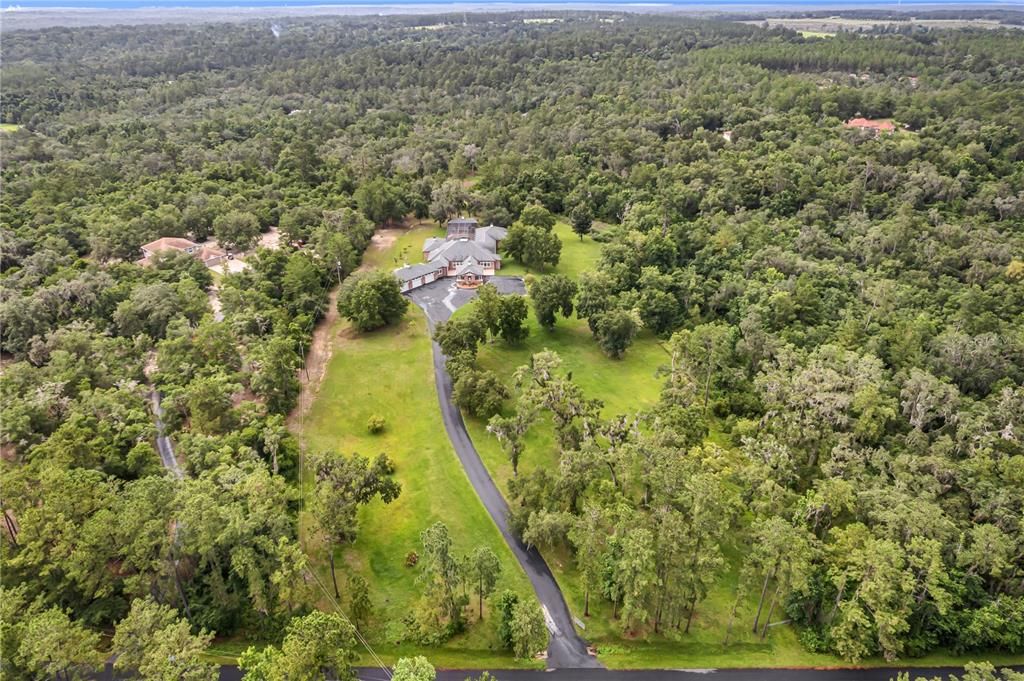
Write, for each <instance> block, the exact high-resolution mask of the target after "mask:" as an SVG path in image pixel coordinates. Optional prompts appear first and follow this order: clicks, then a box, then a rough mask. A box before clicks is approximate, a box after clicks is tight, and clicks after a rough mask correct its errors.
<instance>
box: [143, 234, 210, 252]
mask: <svg viewBox="0 0 1024 681" xmlns="http://www.w3.org/2000/svg"><path fill="white" fill-rule="evenodd" d="M198 245H199V244H197V243H196V242H194V241H189V240H188V239H183V238H181V237H177V236H164V237H160V238H159V239H157V240H156V241H150V242H149V243H148V244H145V245H144V246H143V247H142V250H144V251H147V252H149V253H159V252H160V251H169V250H174V251H187V250H188V249H190V248H195V247H196V246H198Z"/></svg>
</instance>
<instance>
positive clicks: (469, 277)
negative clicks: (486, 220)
mask: <svg viewBox="0 0 1024 681" xmlns="http://www.w3.org/2000/svg"><path fill="white" fill-rule="evenodd" d="M507 233H508V232H507V230H506V229H505V228H504V227H498V226H496V225H488V226H487V227H480V226H479V225H478V223H477V221H476V220H475V219H473V218H454V219H452V220H449V221H448V231H447V234H446V235H445V238H443V239H441V238H437V237H431V238H429V239H427V240H426V241H425V242H424V243H423V260H424V262H422V263H419V264H416V265H406V266H405V267H400V268H398V269H397V270H395V276H396V277H398V281H399V282H400V283H401V285H402V290H403V291H411V290H413V289H415V288H419V287H420V286H423V285H424V284H429V283H430V282H432V281H437V280H438V279H443V278H445V277H455V284H456V286H460V287H462V288H476V287H477V286H479V285H481V284H483V283H484V282H485V281H487V277H491V276H493V275H494V272H495V271H496V270H499V269H501V256H500V255H498V246H499V245H500V244H501V242H502V240H503V239H504V238H505V235H506V234H507Z"/></svg>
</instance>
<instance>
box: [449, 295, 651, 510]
mask: <svg viewBox="0 0 1024 681" xmlns="http://www.w3.org/2000/svg"><path fill="white" fill-rule="evenodd" d="M471 310H472V305H467V306H466V307H464V308H462V309H461V310H459V314H469V312H470V311H471ZM528 326H529V329H530V335H529V336H528V337H527V338H526V340H525V341H524V342H523V343H522V344H520V345H518V346H509V345H507V344H506V343H504V342H503V341H494V342H491V343H487V344H485V345H484V346H482V347H481V348H480V352H479V354H478V355H477V362H478V364H479V366H480V367H481V368H484V369H489V370H491V371H494V372H495V373H496V374H498V376H500V377H501V378H502V379H504V380H505V381H506V382H507V383H508V385H509V387H511V377H512V373H513V372H514V371H515V370H516V368H517V367H520V366H522V365H524V364H528V363H529V361H530V357H531V356H532V355H533V354H535V353H538V352H541V351H543V350H551V351H553V352H557V353H558V355H559V357H561V358H562V367H563V368H564V369H565V370H566V371H571V372H572V376H573V380H574V381H575V382H576V383H578V384H579V385H580V387H581V388H583V392H584V393H585V394H586V395H587V396H588V397H597V398H599V399H600V400H601V401H603V402H604V415H605V416H615V415H616V414H625V413H632V412H634V411H636V410H637V409H640V408H642V407H645V406H651V405H653V404H654V403H656V402H657V401H658V393H659V392H660V390H661V383H662V379H660V378H658V377H657V376H656V372H657V371H658V369H659V367H661V366H663V365H665V364H666V363H667V362H668V355H667V354H666V351H665V349H664V348H663V346H662V344H661V342H660V341H659V340H658V339H657V338H656V337H654V336H653V335H651V334H650V333H647V332H645V333H641V334H640V335H639V336H638V337H637V340H636V342H635V343H634V344H633V345H632V346H631V347H630V348H629V350H627V351H626V354H625V356H624V357H623V358H622V359H620V360H612V359H609V358H608V357H606V356H605V355H604V353H602V352H601V349H600V348H598V347H597V344H596V343H595V342H594V340H593V338H592V337H591V334H590V328H589V327H588V326H587V322H586V321H585V320H582V319H575V318H573V319H570V320H565V319H559V321H558V324H557V325H556V326H555V328H554V330H552V331H547V330H545V329H542V328H541V327H540V326H539V325H538V324H537V320H536V319H535V318H534V316H533V311H532V310H531V312H530V317H529V320H528ZM509 406H511V404H509ZM466 425H467V427H468V429H469V433H470V435H471V436H472V438H473V442H474V443H475V444H476V447H477V450H478V451H479V452H480V456H481V457H482V458H483V459H484V463H486V464H487V467H488V469H489V470H490V471H491V475H492V476H493V477H494V478H495V480H497V481H498V486H499V488H500V489H502V490H503V491H504V490H505V489H506V483H507V481H508V479H509V478H510V477H511V476H512V465H511V464H510V463H509V462H508V459H507V458H506V457H505V454H504V453H503V452H502V451H501V448H500V447H499V446H498V443H497V441H496V440H495V439H494V438H493V437H491V436H490V435H488V434H487V432H486V430H485V427H486V423H485V422H483V421H482V420H480V419H477V418H473V417H471V416H468V415H466ZM526 442H527V446H526V450H525V453H524V454H523V457H522V458H521V460H520V462H519V468H520V471H521V472H528V471H529V470H530V469H532V468H534V467H536V466H544V467H550V466H553V465H556V464H557V463H558V451H557V448H556V446H555V441H554V433H553V430H552V428H551V427H550V426H549V425H548V424H543V426H540V427H536V428H533V429H532V430H531V432H530V433H529V434H528V435H527V438H526Z"/></svg>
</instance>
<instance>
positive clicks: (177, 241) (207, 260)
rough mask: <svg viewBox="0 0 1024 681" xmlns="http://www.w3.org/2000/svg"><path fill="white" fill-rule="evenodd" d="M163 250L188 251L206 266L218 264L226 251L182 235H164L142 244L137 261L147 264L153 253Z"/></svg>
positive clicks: (225, 254) (222, 259) (224, 256)
mask: <svg viewBox="0 0 1024 681" xmlns="http://www.w3.org/2000/svg"><path fill="white" fill-rule="evenodd" d="M164 251H178V252H181V253H188V254H189V255H191V256H192V257H194V258H195V259H196V260H198V261H199V262H201V263H203V264H204V265H206V266H207V267H214V266H216V265H219V264H220V263H221V262H223V261H224V259H225V258H226V257H227V253H225V252H224V251H222V250H221V249H219V248H216V247H214V246H209V245H207V244H197V243H196V242H194V241H190V240H189V239H184V238H182V237H177V236H165V237H161V238H159V239H157V240H156V241H150V242H149V243H148V244H144V245H143V246H142V259H141V260H138V261H137V262H138V264H140V265H143V266H146V265H149V263H150V259H151V258H152V257H153V256H154V255H156V254H157V253H163V252H164Z"/></svg>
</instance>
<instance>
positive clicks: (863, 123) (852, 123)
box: [843, 118, 896, 132]
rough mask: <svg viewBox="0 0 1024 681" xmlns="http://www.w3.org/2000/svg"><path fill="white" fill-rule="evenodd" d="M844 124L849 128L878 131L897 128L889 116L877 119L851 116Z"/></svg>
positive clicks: (889, 130)
mask: <svg viewBox="0 0 1024 681" xmlns="http://www.w3.org/2000/svg"><path fill="white" fill-rule="evenodd" d="M843 125H845V126H846V127H847V128H858V129H860V130H874V131H876V132H893V131H894V130H896V124H895V123H893V122H892V120H890V119H888V118H880V119H877V120H874V119H871V118H851V119H850V120H848V121H846V123H843Z"/></svg>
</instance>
